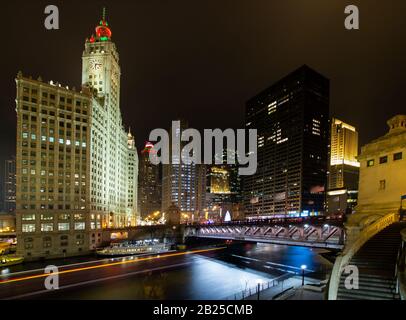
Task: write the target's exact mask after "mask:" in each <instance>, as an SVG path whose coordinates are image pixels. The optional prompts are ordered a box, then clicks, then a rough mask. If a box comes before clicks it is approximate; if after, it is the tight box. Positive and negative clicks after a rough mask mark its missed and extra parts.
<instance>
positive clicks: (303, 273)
mask: <svg viewBox="0 0 406 320" xmlns="http://www.w3.org/2000/svg"><path fill="white" fill-rule="evenodd" d="M300 269H302V286H304V283H305V281H304V280H305V278H304V276H305V270H306V269H307V266H306V265H305V264H302V265H301V266H300Z"/></svg>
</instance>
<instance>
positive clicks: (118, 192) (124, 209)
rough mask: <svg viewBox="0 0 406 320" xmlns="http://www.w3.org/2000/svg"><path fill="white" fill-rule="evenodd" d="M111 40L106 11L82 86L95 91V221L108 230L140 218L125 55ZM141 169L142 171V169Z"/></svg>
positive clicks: (89, 47)
mask: <svg viewBox="0 0 406 320" xmlns="http://www.w3.org/2000/svg"><path fill="white" fill-rule="evenodd" d="M111 36H112V32H111V29H110V26H109V24H108V22H107V20H106V14H105V10H103V16H102V18H101V20H100V22H99V24H98V25H97V26H96V28H95V33H94V34H93V35H92V36H91V37H90V38H89V39H86V43H85V50H84V52H83V56H82V84H83V85H85V86H89V87H90V88H92V89H93V90H94V95H93V96H94V99H93V103H92V112H91V126H90V127H91V150H90V154H91V159H92V161H91V168H90V183H91V188H92V192H91V212H90V216H91V217H94V216H101V217H102V227H104V228H109V227H124V226H128V225H129V224H130V223H131V221H134V219H133V217H134V215H135V214H136V205H134V206H133V207H132V208H129V207H128V203H129V201H128V199H130V198H132V196H134V195H133V194H132V193H134V192H135V191H134V190H136V186H133V187H130V186H129V183H137V182H136V181H135V179H132V180H129V179H128V175H129V174H133V171H134V170H133V169H134V166H133V160H134V159H133V158H134V157H135V155H134V152H133V150H129V148H128V141H127V140H128V137H127V134H126V130H125V129H124V126H123V123H122V117H121V111H120V65H119V56H118V52H117V49H116V46H115V44H114V43H113V42H112V40H111ZM130 158H131V159H130ZM134 161H135V160H134ZM129 164H130V165H129ZM136 169H137V172H138V166H137V168H136ZM134 174H135V173H134ZM129 181H130V182H129ZM130 193H131V194H130ZM130 220H131V221H130Z"/></svg>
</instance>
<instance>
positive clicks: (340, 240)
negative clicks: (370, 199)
mask: <svg viewBox="0 0 406 320" xmlns="http://www.w3.org/2000/svg"><path fill="white" fill-rule="evenodd" d="M187 237H194V238H212V239H224V240H236V241H247V242H259V243H275V244H287V245H297V246H305V247H313V248H331V249H341V248H342V247H343V245H344V240H345V232H344V227H343V222H342V220H334V219H328V218H327V217H309V218H284V219H268V220H251V221H232V222H225V223H219V224H184V225H176V226H174V225H155V226H142V227H131V228H125V229H107V230H103V240H104V241H106V242H108V241H110V240H111V239H117V238H121V239H128V240H139V239H147V238H157V239H164V238H166V239H172V240H173V242H176V243H183V242H184V241H185V238H187Z"/></svg>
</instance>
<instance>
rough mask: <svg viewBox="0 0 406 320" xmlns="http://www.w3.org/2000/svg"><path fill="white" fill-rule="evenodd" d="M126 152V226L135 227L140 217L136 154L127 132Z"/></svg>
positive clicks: (133, 141)
mask: <svg viewBox="0 0 406 320" xmlns="http://www.w3.org/2000/svg"><path fill="white" fill-rule="evenodd" d="M127 147H128V149H127V152H128V157H127V161H128V165H127V167H128V174H127V177H128V192H127V195H128V196H127V199H128V200H127V201H128V202H127V219H126V221H127V224H128V225H129V226H135V225H138V224H140V222H141V216H140V212H139V208H138V174H139V173H138V170H139V165H138V152H137V147H136V146H135V137H134V136H133V135H132V134H131V131H130V130H129V131H128V135H127Z"/></svg>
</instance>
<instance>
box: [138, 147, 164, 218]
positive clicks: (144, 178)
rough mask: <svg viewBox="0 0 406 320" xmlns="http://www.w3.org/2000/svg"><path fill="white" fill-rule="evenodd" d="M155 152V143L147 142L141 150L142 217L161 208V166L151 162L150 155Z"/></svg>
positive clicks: (139, 181) (139, 188) (139, 197)
mask: <svg viewBox="0 0 406 320" xmlns="http://www.w3.org/2000/svg"><path fill="white" fill-rule="evenodd" d="M151 152H154V145H153V144H152V143H150V142H146V143H145V147H144V149H143V150H142V151H141V159H140V173H139V176H138V201H139V209H140V214H141V219H145V218H146V217H147V216H148V215H150V214H151V213H153V212H156V211H160V210H161V191H162V186H161V181H160V177H159V166H157V165H154V164H152V163H151V161H150V159H149V155H150V153H151Z"/></svg>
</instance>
